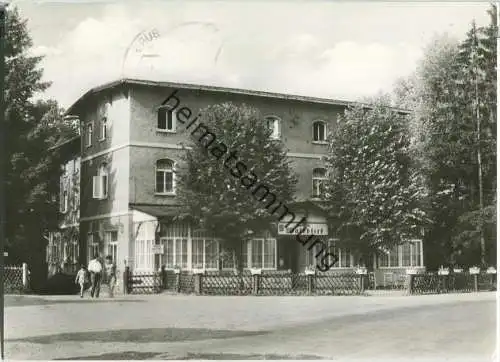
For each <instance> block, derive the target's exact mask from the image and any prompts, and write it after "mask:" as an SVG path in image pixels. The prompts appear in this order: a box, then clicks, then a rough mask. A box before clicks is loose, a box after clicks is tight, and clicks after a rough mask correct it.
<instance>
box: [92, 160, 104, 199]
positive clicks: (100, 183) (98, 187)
mask: <svg viewBox="0 0 500 362" xmlns="http://www.w3.org/2000/svg"><path fill="white" fill-rule="evenodd" d="M93 191H94V199H98V200H103V199H106V198H107V197H108V170H107V165H106V164H105V163H103V164H102V165H101V167H99V170H98V171H97V176H94V177H93Z"/></svg>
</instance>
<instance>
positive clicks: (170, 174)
mask: <svg viewBox="0 0 500 362" xmlns="http://www.w3.org/2000/svg"><path fill="white" fill-rule="evenodd" d="M156 193H157V194H173V193H175V179H174V162H173V161H172V160H169V159H163V160H158V161H157V162H156Z"/></svg>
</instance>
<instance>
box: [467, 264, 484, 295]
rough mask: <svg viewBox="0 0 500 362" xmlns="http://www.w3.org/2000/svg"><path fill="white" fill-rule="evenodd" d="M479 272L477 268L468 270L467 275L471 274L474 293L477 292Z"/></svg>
mask: <svg viewBox="0 0 500 362" xmlns="http://www.w3.org/2000/svg"><path fill="white" fill-rule="evenodd" d="M480 272H481V269H480V268H478V267H472V268H469V274H471V275H472V276H473V278H474V292H476V293H477V292H478V291H479V273H480Z"/></svg>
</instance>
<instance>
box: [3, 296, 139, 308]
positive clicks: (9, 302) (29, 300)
mask: <svg viewBox="0 0 500 362" xmlns="http://www.w3.org/2000/svg"><path fill="white" fill-rule="evenodd" d="M4 298H5V299H4V303H5V307H24V306H30V305H49V304H69V303H122V302H123V303H144V302H146V301H145V300H140V299H110V298H102V299H90V298H79V297H78V296H75V299H45V298H38V297H32V296H23V295H6V296H5V297H4Z"/></svg>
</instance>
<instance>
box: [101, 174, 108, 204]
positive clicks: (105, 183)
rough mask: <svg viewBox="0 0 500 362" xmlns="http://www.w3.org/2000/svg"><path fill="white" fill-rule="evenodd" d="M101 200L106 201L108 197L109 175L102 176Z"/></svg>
mask: <svg viewBox="0 0 500 362" xmlns="http://www.w3.org/2000/svg"><path fill="white" fill-rule="evenodd" d="M101 183H102V186H101V198H102V199H105V198H107V197H108V176H107V175H102V176H101Z"/></svg>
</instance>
